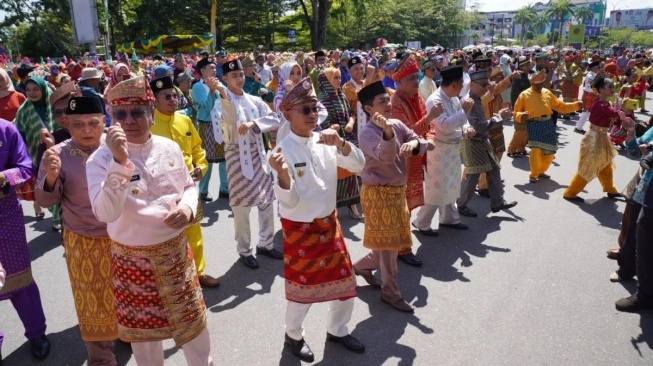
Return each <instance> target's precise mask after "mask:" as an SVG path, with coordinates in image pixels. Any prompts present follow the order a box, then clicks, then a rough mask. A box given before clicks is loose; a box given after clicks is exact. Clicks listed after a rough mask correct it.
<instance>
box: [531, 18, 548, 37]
mask: <svg viewBox="0 0 653 366" xmlns="http://www.w3.org/2000/svg"><path fill="white" fill-rule="evenodd" d="M550 22H551V20H550V19H549V16H548V15H547V14H546V13H542V14H537V15H536V16H535V19H533V22H532V24H533V29H534V30H535V33H536V34H542V33H544V30H546V26H547V25H549V23H550ZM543 29H544V30H543Z"/></svg>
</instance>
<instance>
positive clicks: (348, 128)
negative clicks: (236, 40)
mask: <svg viewBox="0 0 653 366" xmlns="http://www.w3.org/2000/svg"><path fill="white" fill-rule="evenodd" d="M354 123H355V122H352V121H350V122H349V123H347V124H346V125H345V132H346V133H351V132H352V131H353V130H354Z"/></svg>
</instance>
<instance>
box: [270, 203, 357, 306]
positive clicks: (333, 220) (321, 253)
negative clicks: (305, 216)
mask: <svg viewBox="0 0 653 366" xmlns="http://www.w3.org/2000/svg"><path fill="white" fill-rule="evenodd" d="M281 230H282V232H283V259H284V265H283V273H284V277H285V279H286V299H288V300H289V301H293V302H298V303H302V304H312V303H316V302H324V301H331V300H347V299H350V298H352V297H356V279H355V278H354V273H353V269H352V264H351V259H350V258H349V252H347V246H346V245H345V240H344V238H343V237H342V230H341V229H340V223H339V222H338V219H337V217H336V211H333V213H332V214H331V215H329V216H327V217H324V218H319V219H315V220H313V222H296V221H291V220H287V219H284V218H282V219H281Z"/></svg>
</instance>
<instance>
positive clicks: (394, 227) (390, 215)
mask: <svg viewBox="0 0 653 366" xmlns="http://www.w3.org/2000/svg"><path fill="white" fill-rule="evenodd" d="M405 195H406V187H405V186H402V187H389V186H372V185H367V184H365V183H363V189H362V190H361V204H362V205H363V211H364V212H365V233H364V236H363V246H364V247H365V248H368V249H372V250H399V249H403V248H410V247H412V246H413V239H412V235H411V233H410V211H408V204H407V203H406V199H405Z"/></svg>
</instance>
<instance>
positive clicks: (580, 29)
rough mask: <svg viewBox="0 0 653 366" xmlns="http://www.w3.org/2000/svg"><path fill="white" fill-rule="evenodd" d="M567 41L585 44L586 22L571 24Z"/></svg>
mask: <svg viewBox="0 0 653 366" xmlns="http://www.w3.org/2000/svg"><path fill="white" fill-rule="evenodd" d="M567 42H569V43H580V44H583V43H584V42H585V24H576V25H570V26H569V33H568V37H567Z"/></svg>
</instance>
